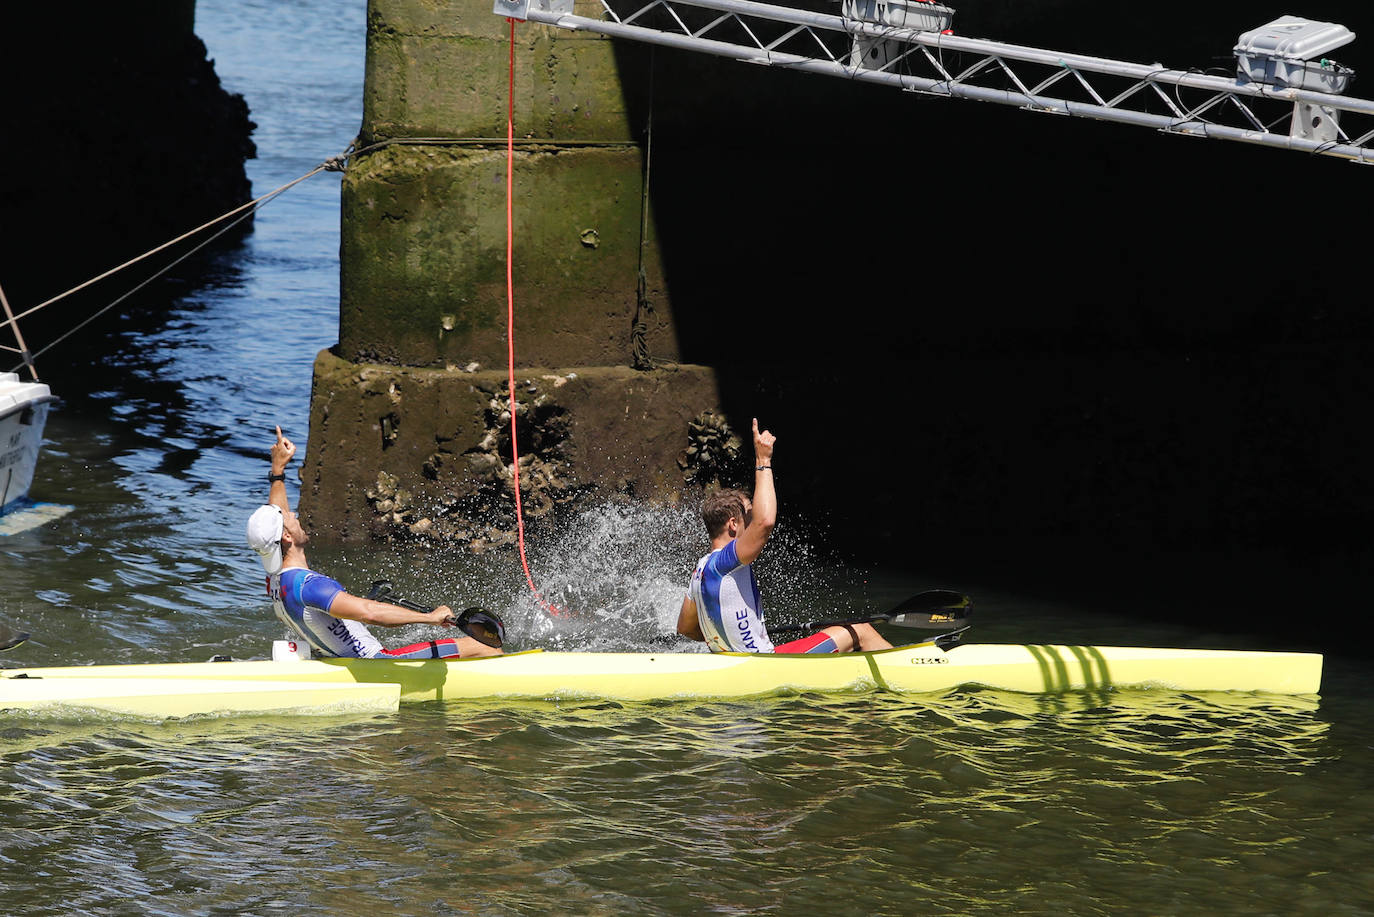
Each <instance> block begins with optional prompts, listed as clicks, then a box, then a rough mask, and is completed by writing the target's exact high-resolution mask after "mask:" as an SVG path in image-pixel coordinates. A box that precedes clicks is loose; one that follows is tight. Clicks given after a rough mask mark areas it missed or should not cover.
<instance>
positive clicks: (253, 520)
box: [248, 503, 284, 573]
mask: <svg viewBox="0 0 1374 917" xmlns="http://www.w3.org/2000/svg"><path fill="white" fill-rule="evenodd" d="M283 525H284V523H283V521H282V515H281V507H279V506H276V505H274V504H271V503H266V504H263V505H262V506H259V507H258V508H257V509H256V510H255V511H254V512H253V515H251V516H249V517H248V547H250V548H252V549H253V550H254V551H257V552H258V559H259V560H261V561H262V565H263V568H264V569H266V570H267V572H268V573H277V572H278V571H280V570H281V532H282V527H283Z"/></svg>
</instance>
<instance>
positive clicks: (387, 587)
mask: <svg viewBox="0 0 1374 917" xmlns="http://www.w3.org/2000/svg"><path fill="white" fill-rule="evenodd" d="M390 594H391V581H390V580H384V579H379V580H377V581H376V582H375V583H373V584H372V588H371V589H369V590H367V595H366V596H365V598H369V599H372V600H373V601H377V602H385V601H386V597H387V596H388V595H390Z"/></svg>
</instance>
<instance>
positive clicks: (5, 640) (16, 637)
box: [0, 624, 29, 651]
mask: <svg viewBox="0 0 1374 917" xmlns="http://www.w3.org/2000/svg"><path fill="white" fill-rule="evenodd" d="M27 639H29V635H28V634H25V633H15V632H14V631H12V630H10V629H9V628H8V627H6V626H5V625H3V624H0V651H3V650H12V649H14V648H15V647H16V646H18V645H19V644H21V643H23V642H24V641H25V640H27Z"/></svg>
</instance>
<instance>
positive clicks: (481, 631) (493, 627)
mask: <svg viewBox="0 0 1374 917" xmlns="http://www.w3.org/2000/svg"><path fill="white" fill-rule="evenodd" d="M367 598H369V599H373V600H375V601H378V602H390V603H391V604H392V605H400V606H401V607H402V608H409V609H410V610H411V611H418V612H421V613H423V614H428V613H429V612H431V611H433V610H434V607H435V606H432V605H421V604H420V603H419V602H412V601H410V600H409V599H403V598H401V597H400V596H398V595H393V594H392V592H391V582H390V581H389V580H384V579H379V580H377V581H376V582H375V583H373V584H372V588H371V589H369V590H368V592H367ZM452 620H453V626H454V627H456V628H458V629H459V630H461V631H462V632H463V633H465V634H467V635H468V636H469V637H471V638H472V639H474V640H476V641H477V642H478V643H481V644H484V645H486V646H490V647H495V648H497V649H500V647H501V644H502V643H504V642H505V639H506V626H505V625H504V624H502V623H501V619H500V618H498V617H497V616H496V615H495V614H494V613H492V612H490V611H487V610H486V609H485V608H481V607H479V606H477V605H474V606H472V607H471V608H465V609H463V610H462V611H460V612H458V614H457V615H456V616H455V617H454V618H453V619H452Z"/></svg>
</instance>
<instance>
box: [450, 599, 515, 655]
mask: <svg viewBox="0 0 1374 917" xmlns="http://www.w3.org/2000/svg"><path fill="white" fill-rule="evenodd" d="M453 623H454V626H455V627H457V628H458V629H459V630H461V631H462V632H463V633H465V634H467V635H468V636H469V637H471V638H472V639H474V640H476V641H477V642H478V643H483V644H486V645H487V646H491V647H495V648H497V649H500V648H501V644H503V643H505V642H506V626H505V625H504V624H502V623H501V619H500V618H498V617H497V616H496V615H495V614H493V613H492V612H490V611H487V610H486V609H484V608H478V607H476V606H473V607H472V608H465V609H463V610H462V611H461V612H459V613H458V619H457V620H456V621H454V622H453Z"/></svg>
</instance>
